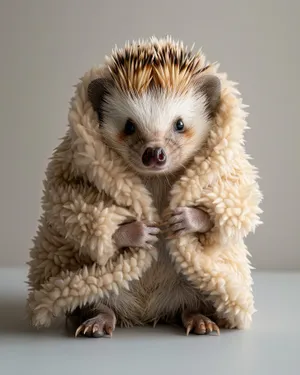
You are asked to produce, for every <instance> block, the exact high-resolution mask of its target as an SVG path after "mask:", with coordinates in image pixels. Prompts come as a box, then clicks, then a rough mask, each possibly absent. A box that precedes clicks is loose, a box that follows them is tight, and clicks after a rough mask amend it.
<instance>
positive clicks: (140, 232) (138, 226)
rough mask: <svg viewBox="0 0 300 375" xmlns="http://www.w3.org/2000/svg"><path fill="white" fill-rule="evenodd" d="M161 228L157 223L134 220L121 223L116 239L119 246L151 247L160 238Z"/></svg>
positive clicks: (115, 235)
mask: <svg viewBox="0 0 300 375" xmlns="http://www.w3.org/2000/svg"><path fill="white" fill-rule="evenodd" d="M159 232H160V229H159V228H157V227H156V226H155V223H148V224H146V223H143V222H141V221H134V222H132V223H129V224H123V225H121V226H120V227H119V228H118V229H117V231H116V232H115V234H114V240H115V243H116V246H117V247H118V248H122V247H129V246H133V247H145V248H147V247H151V246H153V245H154V243H155V242H156V241H157V240H158V238H157V234H158V233H159Z"/></svg>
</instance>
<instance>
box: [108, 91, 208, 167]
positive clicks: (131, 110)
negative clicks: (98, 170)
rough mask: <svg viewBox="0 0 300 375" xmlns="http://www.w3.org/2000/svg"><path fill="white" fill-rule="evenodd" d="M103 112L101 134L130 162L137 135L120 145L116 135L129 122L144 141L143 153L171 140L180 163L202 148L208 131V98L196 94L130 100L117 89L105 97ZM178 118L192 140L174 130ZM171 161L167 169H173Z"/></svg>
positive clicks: (158, 94) (155, 93)
mask: <svg viewBox="0 0 300 375" xmlns="http://www.w3.org/2000/svg"><path fill="white" fill-rule="evenodd" d="M104 109H105V114H104V123H103V130H102V133H103V135H104V137H106V139H107V140H108V141H109V143H110V144H111V145H112V146H113V147H114V148H116V149H117V150H118V151H119V153H120V154H122V156H123V157H124V158H125V159H126V160H127V161H128V159H130V156H129V155H130V153H131V149H132V148H133V147H134V146H135V143H137V141H138V140H135V138H134V137H135V135H132V136H128V137H125V138H124V141H123V142H121V143H120V142H117V135H118V134H120V133H121V132H122V131H123V129H124V126H125V123H126V121H127V119H131V120H132V121H133V122H134V123H135V124H136V127H137V133H138V134H139V139H143V147H142V146H141V152H142V149H144V148H145V147H146V146H147V145H150V144H156V145H157V146H160V147H164V146H165V145H166V142H167V139H168V140H169V139H170V138H171V139H172V140H173V147H174V144H176V145H177V147H178V148H179V151H180V158H181V164H182V163H183V162H184V161H185V159H187V158H189V157H190V156H191V155H192V154H193V153H195V151H196V150H197V148H199V147H200V146H201V144H202V143H203V141H204V140H205V138H206V136H207V134H208V130H209V120H208V119H207V114H206V113H205V97H204V96H202V97H201V96H199V95H198V96H197V95H195V94H194V93H193V92H189V93H188V94H187V95H185V96H179V95H175V94H173V95H172V94H169V93H168V94H167V93H166V92H163V91H152V92H145V93H143V94H142V95H140V96H134V97H131V96H129V95H126V94H124V93H121V92H119V91H118V90H116V89H115V90H114V91H113V92H111V95H109V96H108V97H107V98H106V103H105V106H104ZM178 119H181V120H182V121H183V123H184V125H185V130H186V131H189V132H190V134H191V135H190V137H186V136H185V135H184V133H178V132H176V131H175V129H174V125H175V123H176V121H177V120H178ZM135 141H136V142H135ZM167 152H168V150H167ZM178 156H179V154H178V152H177V157H178ZM135 158H137V157H136V156H135ZM169 160H170V162H169V165H168V166H167V167H168V168H171V169H174V168H175V165H174V163H175V158H173V160H172V159H169ZM171 163H172V164H171ZM138 164H139V161H138Z"/></svg>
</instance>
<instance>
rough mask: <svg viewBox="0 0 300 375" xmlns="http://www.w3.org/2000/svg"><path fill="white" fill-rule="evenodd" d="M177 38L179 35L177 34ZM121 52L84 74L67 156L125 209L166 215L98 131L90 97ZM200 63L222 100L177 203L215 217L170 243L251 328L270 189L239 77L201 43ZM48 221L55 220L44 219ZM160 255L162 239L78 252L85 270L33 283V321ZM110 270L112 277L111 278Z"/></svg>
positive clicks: (175, 192)
mask: <svg viewBox="0 0 300 375" xmlns="http://www.w3.org/2000/svg"><path fill="white" fill-rule="evenodd" d="M147 43H150V44H151V43H152V45H155V44H157V45H159V46H162V45H164V44H168V43H169V44H170V43H173V42H172V41H170V40H169V39H168V40H154V39H152V40H151V41H150V42H147ZM128 48H129V47H128ZM174 48H178V45H177V47H176V45H175V44H174ZM125 51H126V50H125ZM115 53H116V52H115ZM118 53H120V51H118ZM113 60H114V58H113V57H112V58H108V59H107V62H106V64H104V65H100V66H96V67H93V68H92V69H91V70H90V71H88V72H87V73H86V74H85V75H84V76H83V77H82V78H81V79H80V82H79V83H78V84H77V86H76V90H75V95H74V97H73V98H72V100H71V106H70V110H69V116H68V119H69V128H68V131H67V134H66V137H65V140H67V144H68V147H67V150H66V149H64V156H65V155H66V154H67V155H68V158H69V161H70V165H71V168H72V170H73V171H76V173H77V174H79V175H82V176H86V177H87V180H88V182H89V183H91V184H93V185H94V186H96V188H97V190H98V191H99V192H104V193H105V194H106V195H107V196H108V197H109V198H110V199H112V201H113V202H114V204H115V205H116V206H118V207H120V208H122V209H123V210H124V211H122V214H123V215H124V217H125V216H127V217H130V216H131V217H134V218H135V219H137V220H149V221H157V222H159V221H160V217H159V216H158V213H157V212H156V209H155V207H154V205H153V203H152V197H151V195H150V193H149V191H148V190H147V189H146V188H145V186H144V185H143V184H142V182H141V180H140V178H139V177H138V176H137V175H136V174H135V173H134V171H132V170H130V169H129V168H128V166H127V165H126V164H125V162H124V161H123V160H122V158H121V157H120V156H119V155H118V154H117V153H116V152H115V151H114V150H112V149H110V148H109V147H108V146H107V145H106V144H105V143H104V142H103V141H102V139H101V134H100V133H99V131H97V129H98V126H99V120H98V117H97V114H96V113H95V111H94V110H93V107H92V105H91V103H90V101H89V99H88V86H89V84H90V82H91V81H93V80H94V79H96V78H99V77H105V76H106V75H108V74H110V66H111V64H112V63H113ZM198 63H199V65H200V67H201V68H202V69H203V73H202V74H213V75H216V76H217V77H218V78H219V79H220V81H221V103H220V106H219V110H218V113H217V115H216V117H215V119H214V122H213V124H212V127H211V130H210V132H209V135H208V139H207V142H206V145H205V147H203V148H202V149H201V150H200V151H199V153H198V154H197V155H196V156H195V157H194V159H193V160H192V162H191V164H190V165H189V167H188V169H186V171H185V173H184V175H183V176H182V177H181V178H180V179H179V180H178V181H177V182H176V183H175V184H174V186H173V187H172V191H171V193H170V203H169V207H168V209H169V210H173V209H174V208H176V207H178V206H201V207H202V208H203V209H205V210H206V211H207V212H208V213H209V215H210V216H211V219H212V220H213V222H214V223H215V225H214V227H213V229H212V230H211V231H210V232H209V233H206V234H202V235H196V234H188V235H185V236H182V237H181V238H179V239H172V240H170V241H169V244H168V248H169V252H170V254H171V256H172V259H173V261H174V267H176V269H177V271H178V272H181V273H183V274H184V275H185V276H186V277H187V278H188V279H189V280H190V281H191V282H192V283H193V285H194V286H195V288H198V289H200V290H202V291H203V292H205V293H206V294H207V295H208V298H209V299H211V301H212V302H213V304H214V305H215V308H216V311H217V312H218V313H219V314H220V317H222V318H225V319H226V320H227V321H228V326H229V327H237V328H247V327H249V326H250V323H251V320H252V314H253V313H254V311H255V309H254V302H253V296H252V287H251V285H252V278H251V273H250V270H251V266H250V263H249V260H248V257H249V255H250V254H249V253H248V251H247V249H246V246H245V244H244V237H245V236H247V234H248V233H249V232H251V231H254V230H255V228H256V226H257V225H258V224H260V220H259V214H260V213H261V209H260V208H259V203H260V201H261V199H262V194H261V192H260V190H259V187H258V185H257V181H256V180H257V178H258V174H257V171H256V168H255V167H254V166H253V165H251V164H250V162H249V159H250V158H249V157H248V155H247V154H246V152H245V149H244V131H245V130H246V129H247V122H246V117H247V113H246V112H245V108H246V106H245V105H244V104H243V102H242V99H241V98H240V94H239V92H238V90H237V89H236V85H237V84H236V83H234V82H232V81H230V80H229V79H228V78H227V75H226V74H225V73H220V72H219V71H218V70H219V66H218V65H217V64H207V63H206V62H205V56H204V55H203V54H202V53H201V52H200V53H199V54H198ZM56 162H57V158H56ZM46 185H47V180H46ZM44 225H46V224H45V221H42V226H44ZM41 232H42V230H41ZM37 247H38V245H36V246H35V249H34V251H33V252H32V258H33V260H32V261H31V263H30V267H31V271H30V272H33V271H32V269H33V267H34V266H36V262H35V261H34V258H36V257H37V254H38V253H39V252H38V249H37ZM133 254H134V255H133ZM156 256H157V254H156V250H155V249H154V250H152V251H146V250H144V249H140V250H139V251H138V252H136V251H135V252H134V251H133V252H132V253H128V254H127V255H120V256H119V257H118V259H117V260H115V259H114V260H113V261H111V260H110V259H109V260H107V259H106V261H105V262H104V264H97V261H96V259H94V258H92V261H93V262H92V263H90V262H87V263H84V262H83V261H82V260H78V261H77V263H78V267H77V268H76V269H75V270H73V269H72V268H70V267H69V268H68V267H63V269H62V270H61V271H60V272H58V273H51V272H50V274H49V275H50V276H49V277H48V278H44V279H43V282H42V283H40V285H39V283H38V282H36V281H35V283H34V284H33V283H32V289H31V292H30V295H29V299H28V307H29V313H30V315H31V317H32V321H33V323H34V324H35V325H37V326H39V325H49V324H50V322H51V321H52V319H53V318H54V317H55V316H58V315H60V314H61V313H63V312H67V311H70V310H72V309H74V308H76V307H77V306H79V305H82V304H84V303H86V302H91V301H93V300H95V299H96V298H97V295H99V294H100V295H101V294H103V293H104V294H106V293H107V294H109V293H111V292H113V293H118V290H119V288H122V287H126V288H129V287H130V280H132V279H138V278H139V277H141V275H142V274H143V272H144V271H145V270H146V269H148V268H149V267H150V266H151V263H152V261H155V258H156ZM124 262H125V263H126V262H127V263H126V264H127V265H129V266H130V265H134V266H135V270H133V268H131V271H130V272H131V273H132V277H129V276H128V275H129V274H130V272H129V273H128V274H127V277H124V268H126V267H125V266H124V264H125V263H124ZM122 270H123V271H122ZM122 272H123V274H122ZM117 274H118V275H117ZM121 274H122V275H121ZM108 275H109V276H108ZM114 275H117V276H116V277H114ZM104 278H106V279H107V280H106V281H105V282H103V279H104ZM97 280H98V281H97ZM99 280H101V282H99ZM78 285H81V287H84V288H83V289H84V290H85V293H84V295H80V293H79V292H76V290H77V291H78V288H79V286H78ZM66 290H67V291H66ZM72 290H73V292H72ZM72 293H73V297H72V298H71V296H72ZM81 294H82V293H81Z"/></svg>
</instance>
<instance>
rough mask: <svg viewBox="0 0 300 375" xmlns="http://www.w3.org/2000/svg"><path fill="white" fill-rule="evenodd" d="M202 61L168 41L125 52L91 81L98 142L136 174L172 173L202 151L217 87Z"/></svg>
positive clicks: (212, 112) (216, 102)
mask: <svg viewBox="0 0 300 375" xmlns="http://www.w3.org/2000/svg"><path fill="white" fill-rule="evenodd" d="M207 67H208V66H205V65H204V64H203V61H202V57H201V56H200V55H199V54H198V55H192V54H191V52H187V50H186V49H185V48H183V46H181V45H179V44H174V43H172V42H171V41H170V40H166V41H156V40H152V41H150V42H149V43H142V44H135V43H133V44H132V45H131V46H127V47H126V48H125V49H124V50H117V51H116V52H115V53H114V54H113V56H112V58H111V59H110V61H109V62H108V64H107V69H106V71H105V72H104V74H103V77H105V78H98V79H95V80H94V81H92V82H91V83H90V85H89V87H88V96H89V100H90V102H91V103H92V106H93V108H94V110H95V111H96V112H97V113H98V118H99V129H100V131H101V133H102V135H103V140H104V141H105V142H106V143H107V144H108V145H109V146H110V147H111V148H113V149H114V150H115V151H116V152H117V153H118V154H119V155H121V156H122V158H123V159H124V160H125V161H126V163H127V164H128V165H129V166H130V167H131V168H133V169H134V170H135V171H137V172H138V173H139V174H146V175H149V174H161V173H164V174H166V173H172V172H174V171H176V170H178V169H179V168H181V167H182V166H185V165H186V164H187V162H188V161H189V159H191V158H192V157H193V156H194V155H195V153H196V152H197V151H198V150H199V149H200V148H201V146H203V144H204V142H205V140H206V138H207V135H208V132H209V129H210V125H211V119H212V118H213V116H214V115H215V113H216V111H217V107H218V104H219V99H220V81H219V79H218V78H217V77H216V76H214V75H208V74H207V73H205V70H207Z"/></svg>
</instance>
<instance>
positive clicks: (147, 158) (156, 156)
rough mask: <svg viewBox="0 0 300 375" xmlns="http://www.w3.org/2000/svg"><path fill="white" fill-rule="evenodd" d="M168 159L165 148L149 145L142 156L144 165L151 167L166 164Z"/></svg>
mask: <svg viewBox="0 0 300 375" xmlns="http://www.w3.org/2000/svg"><path fill="white" fill-rule="evenodd" d="M166 160H167V155H166V153H165V151H164V149H163V148H161V147H156V148H151V147H148V148H147V149H146V150H145V152H144V153H143V156H142V162H143V164H144V165H146V166H147V167H149V166H150V165H154V164H156V165H164V164H165V162H166Z"/></svg>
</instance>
